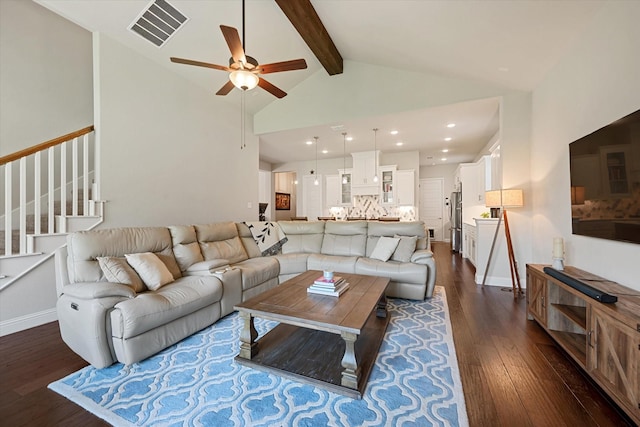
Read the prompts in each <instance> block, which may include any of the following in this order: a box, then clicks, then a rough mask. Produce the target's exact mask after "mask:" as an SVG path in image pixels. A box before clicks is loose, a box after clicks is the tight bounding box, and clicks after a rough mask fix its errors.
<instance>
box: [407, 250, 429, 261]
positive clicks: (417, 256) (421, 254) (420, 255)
mask: <svg viewBox="0 0 640 427" xmlns="http://www.w3.org/2000/svg"><path fill="white" fill-rule="evenodd" d="M431 258H433V252H431V251H430V250H429V249H419V250H417V251H415V252H414V253H413V254H412V255H411V262H414V263H416V264H426V263H427V262H428V260H430V259H431Z"/></svg>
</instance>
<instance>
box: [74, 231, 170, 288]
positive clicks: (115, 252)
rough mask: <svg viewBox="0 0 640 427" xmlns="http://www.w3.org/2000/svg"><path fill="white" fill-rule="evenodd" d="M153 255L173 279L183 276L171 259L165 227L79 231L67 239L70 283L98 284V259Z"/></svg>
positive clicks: (167, 233) (100, 277)
mask: <svg viewBox="0 0 640 427" xmlns="http://www.w3.org/2000/svg"><path fill="white" fill-rule="evenodd" d="M139 252H153V253H155V254H156V255H157V256H158V257H159V258H160V260H161V261H162V262H163V263H164V264H165V265H166V266H167V268H168V269H169V271H170V272H171V274H172V275H173V278H174V279H177V278H179V277H181V276H182V273H181V272H180V267H178V263H177V262H176V259H175V257H174V255H173V243H172V242H171V234H170V233H169V229H168V228H166V227H132V228H111V229H104V230H90V231H78V232H75V233H71V234H69V235H68V236H67V267H68V272H69V283H79V282H98V281H100V280H102V278H103V277H104V274H103V272H102V270H101V269H100V265H99V264H98V261H97V259H96V258H97V257H104V256H112V257H124V254H131V253H139Z"/></svg>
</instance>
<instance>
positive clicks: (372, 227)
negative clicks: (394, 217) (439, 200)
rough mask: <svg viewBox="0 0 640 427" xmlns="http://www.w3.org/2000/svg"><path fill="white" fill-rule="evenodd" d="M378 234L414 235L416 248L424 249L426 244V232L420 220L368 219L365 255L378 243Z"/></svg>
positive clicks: (389, 235) (368, 254) (368, 255)
mask: <svg viewBox="0 0 640 427" xmlns="http://www.w3.org/2000/svg"><path fill="white" fill-rule="evenodd" d="M380 236H388V237H393V236H416V237H417V243H416V248H417V249H424V248H426V246H427V243H426V242H427V237H426V236H427V233H426V230H425V228H424V223H423V222H422V221H413V222H402V221H401V222H384V221H380V222H379V221H369V227H368V229H367V250H366V254H367V255H366V256H367V257H370V256H371V253H372V252H373V250H374V249H375V247H376V244H377V243H378V239H379V238H380Z"/></svg>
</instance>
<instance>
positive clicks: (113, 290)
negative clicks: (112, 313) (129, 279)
mask: <svg viewBox="0 0 640 427" xmlns="http://www.w3.org/2000/svg"><path fill="white" fill-rule="evenodd" d="M62 293H63V294H64V295H68V296H70V297H75V298H80V299H85V300H90V299H96V298H107V297H124V298H135V296H136V291H134V290H133V288H131V287H130V286H127V285H123V284H122V283H110V282H91V283H74V284H72V285H66V286H65V287H64V288H63V289H62Z"/></svg>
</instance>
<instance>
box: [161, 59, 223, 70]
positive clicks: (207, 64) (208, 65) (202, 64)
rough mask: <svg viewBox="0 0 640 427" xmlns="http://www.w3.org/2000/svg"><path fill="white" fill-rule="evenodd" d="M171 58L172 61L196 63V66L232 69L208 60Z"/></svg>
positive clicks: (187, 63)
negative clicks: (210, 62)
mask: <svg viewBox="0 0 640 427" xmlns="http://www.w3.org/2000/svg"><path fill="white" fill-rule="evenodd" d="M170 59H171V62H175V63H177V64H186V65H195V66H196V67H206V68H213V69H214V70H222V71H232V70H231V68H229V67H225V66H224V65H216V64H209V63H208V62H200V61H193V60H191V59H184V58H176V57H173V56H172V57H171V58H170Z"/></svg>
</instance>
